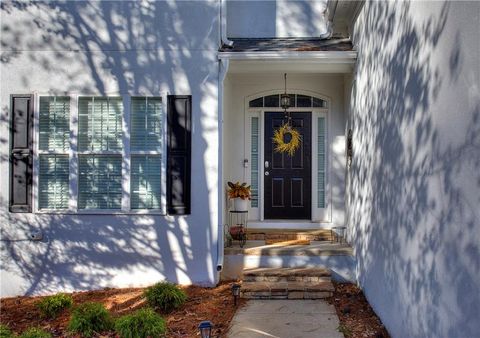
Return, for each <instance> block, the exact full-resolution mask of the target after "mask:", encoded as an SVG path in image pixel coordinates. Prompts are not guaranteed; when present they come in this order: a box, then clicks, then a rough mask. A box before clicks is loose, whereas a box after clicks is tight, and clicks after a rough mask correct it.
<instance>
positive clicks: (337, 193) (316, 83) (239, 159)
mask: <svg viewBox="0 0 480 338" xmlns="http://www.w3.org/2000/svg"><path fill="white" fill-rule="evenodd" d="M227 81H228V88H229V95H228V105H227V106H226V107H225V111H224V154H223V165H224V182H225V184H226V182H228V181H235V182H236V181H242V180H243V181H244V180H246V177H247V172H248V171H249V170H250V168H244V166H243V160H244V159H245V158H248V157H249V151H250V150H249V149H245V129H244V125H245V105H246V104H248V102H247V103H246V102H245V98H246V97H248V96H251V95H255V94H258V93H261V92H266V91H271V90H277V91H278V92H282V91H283V73H254V74H238V73H237V74H235V73H234V74H229V75H228V77H227ZM288 90H289V91H292V92H295V91H297V90H304V91H311V92H314V93H319V94H321V95H324V96H326V97H328V98H329V99H330V103H331V107H330V110H329V112H328V116H327V119H328V128H329V129H328V130H327V133H328V135H329V143H328V145H327V146H328V152H330V159H331V163H330V176H329V177H328V178H327V180H328V181H329V184H330V189H331V201H330V202H331V206H332V214H331V215H332V218H331V219H332V222H331V223H325V224H323V223H322V226H325V227H330V226H333V225H344V224H345V220H344V216H345V203H344V196H345V121H346V120H345V117H346V114H345V109H344V81H343V74H305V73H297V74H295V73H289V74H288ZM312 95H314V94H312ZM267 109H268V108H267ZM305 110H308V109H305ZM260 142H262V140H260ZM316 226H320V225H319V224H318V225H316Z"/></svg>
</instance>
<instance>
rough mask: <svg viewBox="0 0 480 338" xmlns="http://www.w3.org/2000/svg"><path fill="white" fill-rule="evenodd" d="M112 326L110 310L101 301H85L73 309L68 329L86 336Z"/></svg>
mask: <svg viewBox="0 0 480 338" xmlns="http://www.w3.org/2000/svg"><path fill="white" fill-rule="evenodd" d="M111 328H112V320H111V318H110V314H109V313H108V310H107V309H106V308H105V306H103V304H100V303H84V304H81V305H79V306H77V307H75V308H74V309H73V312H72V318H71V319H70V322H69V323H68V329H69V330H70V331H72V332H75V333H79V334H81V335H83V336H85V337H91V336H92V335H93V334H94V333H100V332H102V331H106V330H109V329H111Z"/></svg>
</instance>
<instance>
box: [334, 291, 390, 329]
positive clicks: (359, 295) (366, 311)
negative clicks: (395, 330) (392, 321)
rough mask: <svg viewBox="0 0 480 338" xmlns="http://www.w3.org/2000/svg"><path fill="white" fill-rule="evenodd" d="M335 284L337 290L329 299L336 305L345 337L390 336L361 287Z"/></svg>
mask: <svg viewBox="0 0 480 338" xmlns="http://www.w3.org/2000/svg"><path fill="white" fill-rule="evenodd" d="M334 286H335V292H334V294H333V297H332V298H330V299H328V301H329V303H330V304H333V305H335V309H336V310H337V315H338V318H339V319H340V327H339V331H340V332H342V333H343V334H344V335H345V337H347V338H350V337H352V338H353V337H355V338H356V337H373V338H389V337H390V335H389V334H388V332H387V330H386V329H385V327H384V326H383V324H382V322H381V321H380V318H378V317H377V315H376V314H375V312H374V311H373V309H372V308H371V307H370V304H368V301H367V299H366V298H365V296H364V294H363V292H362V290H360V288H358V287H357V286H356V285H355V284H350V283H334Z"/></svg>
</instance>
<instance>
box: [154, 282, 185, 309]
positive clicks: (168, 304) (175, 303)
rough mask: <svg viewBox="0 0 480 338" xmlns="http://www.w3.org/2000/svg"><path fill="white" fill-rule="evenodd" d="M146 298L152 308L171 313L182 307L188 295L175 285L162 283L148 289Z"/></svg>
mask: <svg viewBox="0 0 480 338" xmlns="http://www.w3.org/2000/svg"><path fill="white" fill-rule="evenodd" d="M145 298H147V302H148V304H149V305H150V306H152V307H154V308H159V309H160V310H162V311H164V312H170V311H172V310H173V309H176V308H178V307H180V306H182V305H183V303H185V301H186V300H187V295H186V294H185V292H184V291H183V290H181V289H180V288H179V287H178V286H176V285H175V284H172V283H167V282H161V283H157V284H155V285H153V286H150V287H149V288H147V290H146V291H145Z"/></svg>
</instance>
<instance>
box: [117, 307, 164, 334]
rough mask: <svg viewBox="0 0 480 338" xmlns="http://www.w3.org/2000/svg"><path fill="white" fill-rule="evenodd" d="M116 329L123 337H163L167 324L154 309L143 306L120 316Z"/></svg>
mask: <svg viewBox="0 0 480 338" xmlns="http://www.w3.org/2000/svg"><path fill="white" fill-rule="evenodd" d="M115 331H116V332H117V333H118V334H119V336H120V337H121V338H148V337H163V336H164V335H165V333H166V331H167V324H166V322H165V319H163V318H162V316H160V315H159V314H158V313H156V312H155V311H154V310H153V309H151V308H143V309H139V310H136V311H135V312H133V313H131V314H128V315H124V316H122V317H120V318H118V319H117V320H116V321H115Z"/></svg>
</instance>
